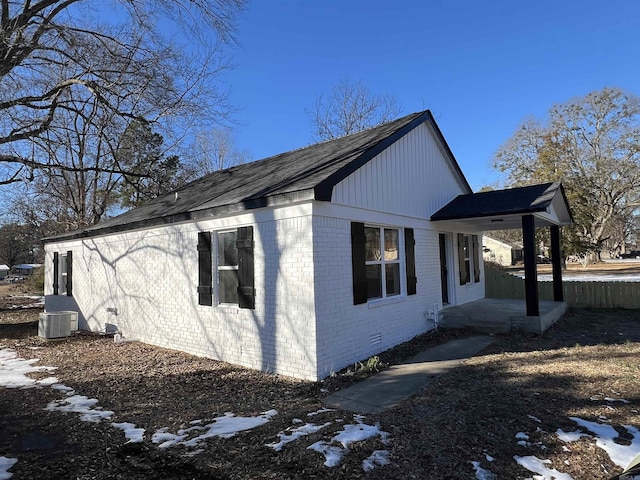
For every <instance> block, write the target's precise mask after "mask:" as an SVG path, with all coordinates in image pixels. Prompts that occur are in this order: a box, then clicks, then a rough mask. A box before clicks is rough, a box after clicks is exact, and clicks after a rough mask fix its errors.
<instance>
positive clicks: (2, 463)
mask: <svg viewBox="0 0 640 480" xmlns="http://www.w3.org/2000/svg"><path fill="white" fill-rule="evenodd" d="M17 461H18V459H17V458H8V457H0V480H5V479H7V478H11V477H12V476H13V473H10V472H9V469H10V468H11V467H13V466H14V465H15V464H16V462H17Z"/></svg>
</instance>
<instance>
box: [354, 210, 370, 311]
mask: <svg viewBox="0 0 640 480" xmlns="http://www.w3.org/2000/svg"><path fill="white" fill-rule="evenodd" d="M366 241H367V239H366V237H365V235H364V223H359V222H351V269H352V271H353V304H354V305H359V304H361V303H367V269H366V251H365V244H366Z"/></svg>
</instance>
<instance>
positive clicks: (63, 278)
mask: <svg viewBox="0 0 640 480" xmlns="http://www.w3.org/2000/svg"><path fill="white" fill-rule="evenodd" d="M66 293H67V256H66V255H60V260H58V295H65V294H66Z"/></svg>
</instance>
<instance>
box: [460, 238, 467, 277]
mask: <svg viewBox="0 0 640 480" xmlns="http://www.w3.org/2000/svg"><path fill="white" fill-rule="evenodd" d="M458 267H459V270H460V285H464V284H465V283H467V265H466V263H465V261H464V235H463V234H462V233H459V234H458Z"/></svg>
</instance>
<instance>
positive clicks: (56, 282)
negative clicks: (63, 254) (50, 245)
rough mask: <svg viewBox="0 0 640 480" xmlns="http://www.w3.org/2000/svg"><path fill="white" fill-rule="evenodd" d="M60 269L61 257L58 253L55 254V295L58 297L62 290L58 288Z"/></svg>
mask: <svg viewBox="0 0 640 480" xmlns="http://www.w3.org/2000/svg"><path fill="white" fill-rule="evenodd" d="M58 268H60V266H59V256H58V252H53V294H54V295H58V292H59V291H60V289H59V288H58V275H59V273H58Z"/></svg>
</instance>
